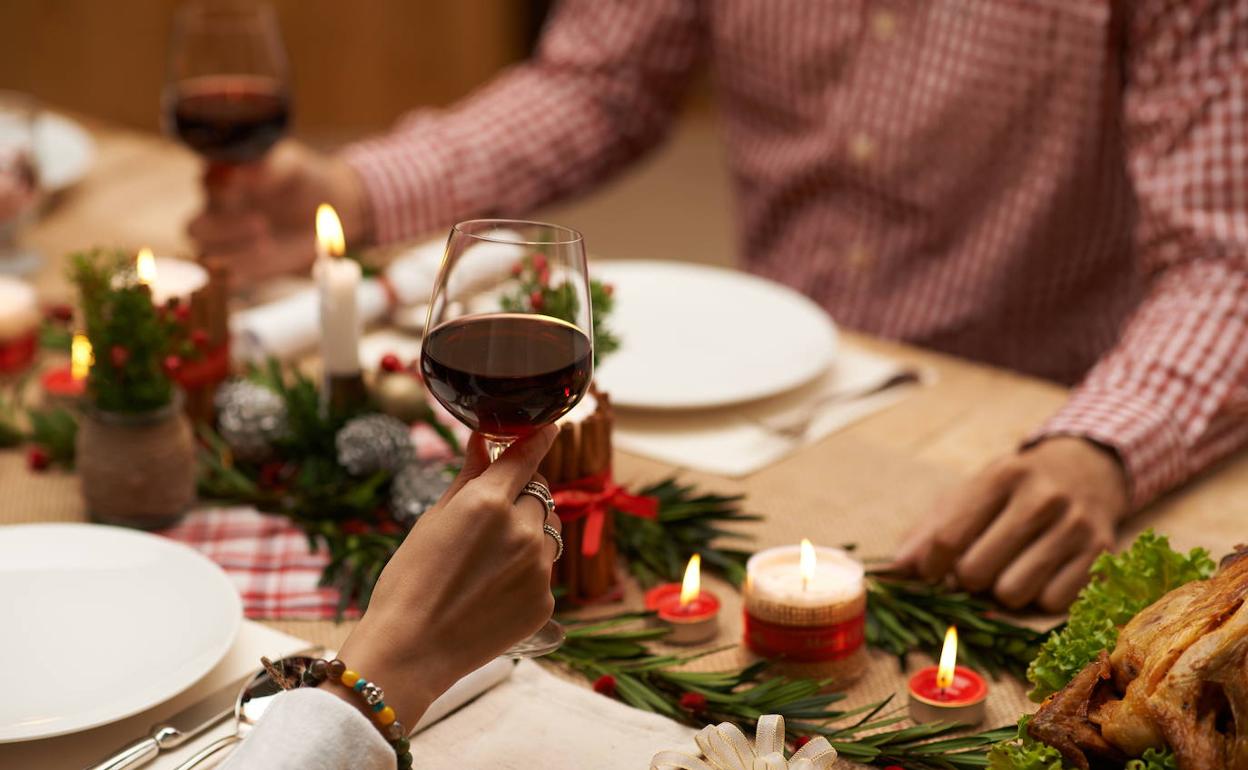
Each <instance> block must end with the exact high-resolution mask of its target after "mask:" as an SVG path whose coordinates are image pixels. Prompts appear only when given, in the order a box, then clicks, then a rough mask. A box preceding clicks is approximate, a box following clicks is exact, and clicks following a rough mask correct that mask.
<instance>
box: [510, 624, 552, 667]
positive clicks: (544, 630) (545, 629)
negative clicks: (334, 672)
mask: <svg viewBox="0 0 1248 770" xmlns="http://www.w3.org/2000/svg"><path fill="white" fill-rule="evenodd" d="M563 640H564V633H563V626H561V625H559V624H558V623H556V622H555V621H553V620H548V621H546V625H544V626H542V627H541V628H540V629H538V631H537V633H535V634H533V635H532V636H530V637H529V638H528V639H523V640H521V641H519V642H517V643H516V644H514V645H512V647H511V648H510V649H508V650H507V652H505V653H503V654H504V655H505V656H507V657H508V658H540V657H541V656H543V655H549V654H550V653H552V652H554V651H555V650H557V649H559V648H560V647H562V646H563Z"/></svg>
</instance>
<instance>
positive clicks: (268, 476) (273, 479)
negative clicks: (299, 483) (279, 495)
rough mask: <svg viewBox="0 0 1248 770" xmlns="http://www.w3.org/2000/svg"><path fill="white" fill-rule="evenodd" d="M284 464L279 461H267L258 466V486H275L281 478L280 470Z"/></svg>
mask: <svg viewBox="0 0 1248 770" xmlns="http://www.w3.org/2000/svg"><path fill="white" fill-rule="evenodd" d="M285 469H286V466H285V465H284V464H283V463H280V462H269V463H265V464H264V465H261V466H260V486H263V487H276V486H277V485H278V483H279V482H281V480H282V471H284V470H285Z"/></svg>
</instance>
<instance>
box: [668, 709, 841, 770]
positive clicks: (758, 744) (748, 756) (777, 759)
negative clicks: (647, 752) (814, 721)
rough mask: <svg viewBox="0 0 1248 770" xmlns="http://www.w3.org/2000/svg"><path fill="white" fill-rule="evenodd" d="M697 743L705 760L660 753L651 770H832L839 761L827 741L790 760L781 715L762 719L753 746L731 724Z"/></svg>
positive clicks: (709, 730)
mask: <svg viewBox="0 0 1248 770" xmlns="http://www.w3.org/2000/svg"><path fill="white" fill-rule="evenodd" d="M693 740H694V741H695V742H696V743H697V744H698V748H699V749H701V750H702V757H703V758H698V757H691V756H689V755H688V754H682V753H680V752H679V751H660V752H659V753H658V754H655V755H654V759H652V760H650V770H831V768H832V763H833V762H835V761H836V749H834V748H832V744H830V743H828V739H827V738H824V737H819V738H815V739H813V740H811V741H810V742H809V743H807V744H806V745H805V746H803V747H802V748H801V749H799V750H798V751H796V752H794V754H793V756H792V757H790V758H789V759H787V760H786V759H785V758H784V717H782V716H780V715H778V714H768V715H766V716H762V717H759V718H758V727H757V728H756V729H755V732H754V745H753V746H751V745H750V741H749V739H748V738H746V737H745V733H743V732H741V728H739V727H737V726H736V725H734V724H732V723H730V722H723V723H721V724H719V725H707V726H706V727H703V728H702V730H701V731H700V732H699V733H698V734H697V735H695V736H694V738H693Z"/></svg>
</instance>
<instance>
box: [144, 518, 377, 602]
mask: <svg viewBox="0 0 1248 770" xmlns="http://www.w3.org/2000/svg"><path fill="white" fill-rule="evenodd" d="M159 534H161V535H164V536H166V537H170V538H172V539H174V540H177V541H180V542H182V543H185V544H187V545H189V546H190V547H192V548H194V549H195V550H197V551H199V552H200V553H202V554H203V555H205V556H207V557H208V558H209V559H212V560H213V561H214V562H216V563H217V564H219V565H221V568H222V569H224V570H225V573H226V574H227V575H229V576H230V580H232V581H233V582H234V586H235V588H237V589H238V593H239V595H240V596H242V599H243V614H245V615H246V616H247V617H249V618H253V619H259V618H267V619H271V620H320V619H324V618H332V617H334V614H335V608H336V607H337V604H338V592H337V591H336V590H334V589H332V588H320V587H318V586H317V581H318V580H320V577H321V570H322V569H324V568H325V564H326V563H327V562H328V561H329V555H328V554H327V553H326V552H325V551H323V550H322V551H318V552H316V553H311V552H310V551H309V550H308V538H307V536H306V535H304V534H303V530H301V529H299V528H298V527H297V526H295V525H294V524H292V523H291V522H290V520H289V519H286V518H284V517H282V516H273V515H270V514H265V513H260V512H259V511H257V510H256V509H255V508H251V507H246V506H238V507H231V508H201V509H199V510H196V511H194V512H193V513H191V514H189V515H187V517H186V518H185V519H183V520H182V521H181V522H179V523H178V524H176V525H175V526H172V527H170V528H168V529H164V530H161V531H160V532H159ZM357 614H358V613H355V611H354V609H352V610H350V611H349V613H348V617H354V616H355V615H357Z"/></svg>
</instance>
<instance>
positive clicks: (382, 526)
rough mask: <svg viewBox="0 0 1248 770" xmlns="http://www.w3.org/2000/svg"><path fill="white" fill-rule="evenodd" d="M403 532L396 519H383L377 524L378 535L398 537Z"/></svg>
mask: <svg viewBox="0 0 1248 770" xmlns="http://www.w3.org/2000/svg"><path fill="white" fill-rule="evenodd" d="M402 531H403V528H402V527H400V526H399V523H398V522H397V521H395V520H394V519H382V520H381V521H379V522H377V533H378V534H380V535H397V534H399V533H400V532H402Z"/></svg>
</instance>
